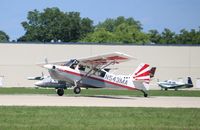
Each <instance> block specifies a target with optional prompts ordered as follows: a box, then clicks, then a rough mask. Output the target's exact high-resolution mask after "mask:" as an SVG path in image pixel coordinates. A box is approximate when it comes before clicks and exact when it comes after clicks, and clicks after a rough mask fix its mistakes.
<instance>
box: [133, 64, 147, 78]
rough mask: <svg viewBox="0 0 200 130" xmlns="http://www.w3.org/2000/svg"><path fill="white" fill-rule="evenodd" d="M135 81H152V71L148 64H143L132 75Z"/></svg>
mask: <svg viewBox="0 0 200 130" xmlns="http://www.w3.org/2000/svg"><path fill="white" fill-rule="evenodd" d="M132 77H133V79H134V80H143V81H145V82H149V81H150V69H149V65H148V64H144V63H141V64H140V65H139V66H138V67H137V68H136V70H135V72H134V73H133V75H132Z"/></svg>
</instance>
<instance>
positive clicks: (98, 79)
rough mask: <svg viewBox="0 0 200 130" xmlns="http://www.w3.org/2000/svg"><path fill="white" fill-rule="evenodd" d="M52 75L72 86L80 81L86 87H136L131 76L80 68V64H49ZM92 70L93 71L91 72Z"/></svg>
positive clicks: (80, 84) (79, 84)
mask: <svg viewBox="0 0 200 130" xmlns="http://www.w3.org/2000/svg"><path fill="white" fill-rule="evenodd" d="M46 68H48V70H49V73H50V75H51V77H52V78H53V79H55V80H58V81H65V82H67V83H70V84H71V85H72V86H73V85H74V82H78V84H77V85H78V86H80V87H86V88H89V87H90V88H115V89H122V88H126V89H136V88H135V86H134V84H133V82H132V79H131V76H125V75H114V74H111V73H109V72H107V71H105V70H103V69H102V70H96V71H95V70H91V69H89V68H87V67H86V68H84V69H80V68H79V67H78V66H77V67H75V68H71V67H69V66H60V65H48V67H46ZM89 71H91V72H89Z"/></svg>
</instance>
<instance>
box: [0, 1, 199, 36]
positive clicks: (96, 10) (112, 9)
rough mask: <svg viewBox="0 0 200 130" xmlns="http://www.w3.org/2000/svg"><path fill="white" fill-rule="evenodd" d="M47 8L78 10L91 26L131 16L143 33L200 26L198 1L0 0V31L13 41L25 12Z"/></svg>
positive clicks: (19, 30) (18, 34) (24, 17)
mask: <svg viewBox="0 0 200 130" xmlns="http://www.w3.org/2000/svg"><path fill="white" fill-rule="evenodd" d="M47 7H58V8H59V9H60V10H61V11H64V12H70V11H76V12H80V14H81V17H88V18H90V19H92V20H93V21H94V25H96V24H98V23H99V22H103V21H104V20H105V19H106V18H116V17H118V16H124V17H126V18H128V17H132V18H134V19H135V20H138V21H140V22H141V23H142V25H143V26H142V27H143V31H144V32H148V30H150V29H157V30H158V31H159V32H162V31H163V29H164V28H169V29H171V30H172V31H174V32H176V33H178V32H179V31H180V30H181V29H183V28H185V29H187V30H190V29H199V26H200V15H199V13H200V0H0V30H2V31H4V32H6V33H7V34H8V35H9V37H10V40H16V39H17V38H19V37H21V36H23V35H24V33H25V31H24V29H23V27H22V26H21V22H23V21H26V20H27V18H26V17H27V13H28V11H32V10H34V9H37V10H39V11H43V10H44V9H45V8H47Z"/></svg>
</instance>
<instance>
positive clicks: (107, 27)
mask: <svg viewBox="0 0 200 130" xmlns="http://www.w3.org/2000/svg"><path fill="white" fill-rule="evenodd" d="M21 25H22V27H23V28H24V30H25V34H24V35H23V36H21V37H19V38H18V39H17V42H51V41H52V40H53V41H62V42H87V43H88V42H91V43H119V44H148V43H153V44H200V28H199V29H198V30H197V29H196V30H195V29H191V30H186V29H182V30H180V32H179V33H178V34H176V33H175V32H173V31H171V30H170V29H168V28H165V29H164V30H163V31H162V32H161V33H159V31H157V30H156V29H152V30H149V31H148V32H144V31H143V28H142V24H141V22H140V21H137V20H135V19H134V18H132V17H130V18H125V17H123V16H119V17H117V18H108V19H106V20H105V21H103V22H100V23H98V24H97V25H94V24H93V20H91V19H90V18H87V17H84V18H82V17H81V16H80V13H79V12H63V11H61V10H60V9H59V8H56V7H53V8H46V9H44V10H43V11H42V12H40V11H38V10H33V11H29V12H28V15H27V20H26V21H23V22H22V23H21ZM7 41H9V36H8V35H7V34H6V33H5V32H3V31H0V42H7Z"/></svg>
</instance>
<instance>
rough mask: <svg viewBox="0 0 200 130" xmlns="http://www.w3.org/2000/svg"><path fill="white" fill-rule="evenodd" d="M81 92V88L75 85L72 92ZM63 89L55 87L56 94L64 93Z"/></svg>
mask: <svg viewBox="0 0 200 130" xmlns="http://www.w3.org/2000/svg"><path fill="white" fill-rule="evenodd" d="M80 92H81V88H80V87H75V88H74V93H75V94H79V93H80ZM64 93H65V92H64V89H63V88H58V89H57V94H58V96H63V95H64Z"/></svg>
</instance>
